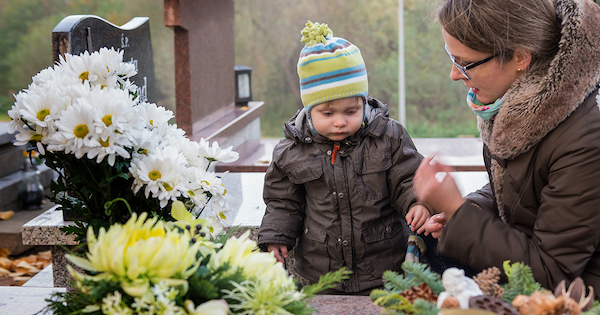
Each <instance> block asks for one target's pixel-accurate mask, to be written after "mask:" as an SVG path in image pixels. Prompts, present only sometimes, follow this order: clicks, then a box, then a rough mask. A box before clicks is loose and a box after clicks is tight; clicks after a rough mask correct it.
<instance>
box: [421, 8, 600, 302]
mask: <svg viewBox="0 0 600 315" xmlns="http://www.w3.org/2000/svg"><path fill="white" fill-rule="evenodd" d="M438 17H439V21H440V23H441V25H442V28H443V30H442V35H443V37H444V41H445V43H446V51H447V53H448V54H449V56H450V59H451V60H452V62H453V66H452V70H451V73H450V77H451V78H452V79H453V80H455V81H463V82H464V84H465V85H466V86H467V87H469V88H470V91H469V95H468V97H467V100H468V104H469V105H470V106H471V108H472V109H473V111H474V112H475V113H476V114H477V115H478V118H477V120H478V127H479V130H480V132H481V138H482V140H483V143H484V161H485V166H486V169H487V171H488V175H489V178H490V184H488V185H486V186H484V187H483V188H482V189H481V190H478V191H476V192H474V193H471V194H469V195H468V196H466V197H465V198H462V196H461V194H460V192H459V190H458V188H457V187H456V184H455V182H454V180H453V179H452V177H451V176H439V175H438V176H437V177H436V173H439V172H442V173H446V172H448V171H449V170H450V169H449V167H448V166H445V165H442V164H439V163H436V162H435V160H433V158H432V157H428V158H426V159H424V160H423V162H422V163H421V166H420V167H419V169H418V170H417V172H416V174H415V192H416V194H417V197H418V198H419V201H420V202H422V203H425V204H428V205H429V206H431V207H432V208H434V209H435V211H436V212H437V213H439V214H438V215H435V216H434V217H432V218H431V219H430V221H429V222H428V224H427V227H426V228H427V233H431V234H432V235H433V236H434V237H437V238H439V243H438V250H439V251H440V252H441V254H443V255H446V256H449V257H452V258H456V259H459V260H461V261H462V262H464V263H465V264H467V265H468V266H470V267H471V268H473V269H476V270H481V269H484V268H488V267H490V266H502V263H503V262H504V261H506V260H510V261H512V262H517V261H520V262H524V263H525V264H527V265H529V266H530V267H531V268H532V271H533V275H534V277H535V279H536V280H537V281H538V282H540V283H541V284H542V285H543V286H544V287H546V288H549V289H553V288H554V287H555V286H556V285H557V284H558V283H559V282H560V281H561V280H563V279H567V281H571V280H573V279H574V278H576V277H578V276H579V277H582V278H583V280H584V281H585V283H586V284H587V285H591V286H593V287H594V289H595V292H596V299H598V298H599V297H600V295H599V294H598V293H599V292H600V249H599V246H598V244H599V242H600V110H599V107H600V96H598V82H599V80H600V7H598V5H597V4H595V3H593V2H592V1H590V0H556V1H552V0H445V1H444V3H443V5H442V6H441V8H440V10H439V12H438Z"/></svg>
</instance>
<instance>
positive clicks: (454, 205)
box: [413, 156, 464, 221]
mask: <svg viewBox="0 0 600 315" xmlns="http://www.w3.org/2000/svg"><path fill="white" fill-rule="evenodd" d="M433 157H434V156H428V157H426V158H424V159H423V161H421V165H419V168H418V169H417V171H416V172H415V177H414V178H413V189H414V190H415V194H416V196H417V200H418V201H419V202H421V203H424V204H427V205H429V206H430V207H432V208H433V210H434V211H435V212H436V213H443V214H444V218H445V220H446V221H447V220H450V217H452V215H453V214H454V212H456V210H457V209H458V208H459V207H460V206H461V205H462V204H463V202H464V199H463V197H462V194H461V193H460V190H458V186H456V182H455V181H454V178H452V176H450V174H449V172H451V171H452V168H451V167H449V166H448V165H445V164H441V163H438V162H436V161H433ZM436 174H437V177H436Z"/></svg>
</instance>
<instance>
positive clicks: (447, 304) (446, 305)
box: [440, 296, 460, 309]
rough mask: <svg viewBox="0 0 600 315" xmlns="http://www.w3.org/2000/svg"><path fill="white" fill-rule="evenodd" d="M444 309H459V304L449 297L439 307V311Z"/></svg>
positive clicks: (456, 300) (455, 299)
mask: <svg viewBox="0 0 600 315" xmlns="http://www.w3.org/2000/svg"><path fill="white" fill-rule="evenodd" d="M444 308H458V309H460V302H459V301H458V299H457V298H455V297H453V296H449V297H447V298H446V299H445V300H444V302H442V306H440V309H444Z"/></svg>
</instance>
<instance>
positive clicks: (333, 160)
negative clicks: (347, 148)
mask: <svg viewBox="0 0 600 315" xmlns="http://www.w3.org/2000/svg"><path fill="white" fill-rule="evenodd" d="M339 149H340V144H339V143H335V144H334V145H333V151H331V165H333V162H335V155H336V154H337V152H338V150H339Z"/></svg>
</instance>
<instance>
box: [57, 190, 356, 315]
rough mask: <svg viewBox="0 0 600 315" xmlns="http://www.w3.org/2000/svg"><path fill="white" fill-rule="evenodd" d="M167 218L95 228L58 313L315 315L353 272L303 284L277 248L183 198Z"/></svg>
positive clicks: (60, 300) (142, 218) (143, 216)
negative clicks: (200, 212)
mask: <svg viewBox="0 0 600 315" xmlns="http://www.w3.org/2000/svg"><path fill="white" fill-rule="evenodd" d="M171 213H172V215H173V218H174V219H175V220H176V221H169V222H165V221H163V220H159V219H158V218H157V217H153V218H148V217H147V213H142V214H140V215H139V216H137V215H136V214H135V213H134V214H133V215H132V217H131V218H130V219H129V220H128V221H127V222H126V223H125V224H119V223H116V224H114V225H112V226H110V227H109V228H108V229H104V228H100V231H99V233H98V234H97V235H96V232H95V231H93V229H92V228H90V229H88V231H87V247H88V252H87V253H86V254H85V256H77V255H74V254H71V255H67V259H69V260H70V261H71V262H73V263H74V264H75V265H77V266H79V267H81V268H82V269H84V270H86V271H87V272H88V273H87V274H81V273H79V272H77V271H75V270H74V269H73V268H70V266H69V271H70V272H71V275H72V276H73V279H74V282H73V290H70V291H67V292H64V293H56V294H54V295H53V296H52V298H51V299H49V300H48V302H49V305H48V310H49V311H51V313H52V314H55V315H62V314H148V315H150V314H179V315H187V314H189V315H203V314H206V315H208V314H211V315H215V314H223V315H224V314H265V315H268V314H290V315H291V314H312V309H311V308H310V307H309V301H310V299H311V298H312V297H313V296H314V295H315V294H316V293H317V292H319V291H321V290H323V289H326V288H330V287H333V286H335V284H334V283H336V282H339V281H341V280H342V279H345V278H347V272H346V271H345V269H341V270H339V271H337V272H335V273H329V274H327V275H325V276H323V277H321V279H320V281H319V283H316V284H313V285H311V286H307V287H304V288H302V289H298V287H297V286H296V284H295V283H294V280H293V279H292V278H291V277H290V276H289V275H288V273H287V271H286V270H285V268H284V267H283V265H282V264H281V263H280V262H277V260H276V259H275V257H274V256H273V254H272V253H265V252H260V251H259V250H258V247H257V246H256V243H255V242H254V241H251V240H249V239H248V236H249V232H246V233H245V234H244V235H242V236H241V237H240V238H235V237H231V238H229V239H227V240H226V239H225V238H226V237H225V236H219V237H217V239H216V240H214V241H213V240H211V239H210V238H209V234H208V233H207V230H209V229H210V228H209V227H208V226H206V225H204V226H203V225H201V224H199V223H198V219H194V218H193V217H192V216H191V214H190V213H189V212H188V211H187V210H186V209H185V206H184V205H183V203H182V202H180V201H175V202H174V203H173V206H172V211H171Z"/></svg>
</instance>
